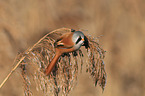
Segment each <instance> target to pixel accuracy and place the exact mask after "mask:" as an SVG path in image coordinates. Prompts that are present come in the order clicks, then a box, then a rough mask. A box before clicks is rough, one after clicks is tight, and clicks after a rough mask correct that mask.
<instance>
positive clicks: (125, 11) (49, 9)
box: [0, 0, 145, 96]
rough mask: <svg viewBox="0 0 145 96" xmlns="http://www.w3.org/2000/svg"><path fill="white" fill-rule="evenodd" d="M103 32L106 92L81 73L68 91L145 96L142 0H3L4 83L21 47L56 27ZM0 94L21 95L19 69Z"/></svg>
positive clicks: (78, 95) (0, 47)
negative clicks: (75, 83) (73, 86)
mask: <svg viewBox="0 0 145 96" xmlns="http://www.w3.org/2000/svg"><path fill="white" fill-rule="evenodd" d="M62 27H67V28H72V29H76V30H84V33H85V34H90V35H92V36H94V37H95V36H99V35H103V37H101V38H100V45H101V46H102V47H103V49H104V50H106V51H107V52H106V57H105V68H106V72H107V84H106V87H105V90H104V92H103V93H102V90H101V88H100V87H99V86H97V87H94V85H93V81H92V79H91V78H89V75H88V74H86V73H82V74H80V75H79V78H78V85H77V86H76V87H75V88H74V90H72V91H71V92H70V96H145V91H144V90H145V83H144V81H145V75H144V73H145V69H144V68H145V52H144V51H145V1H144V0H0V83H1V82H2V80H3V79H4V78H5V77H6V75H7V74H8V73H9V72H10V70H11V69H12V67H13V66H14V65H13V61H14V58H15V56H16V55H17V54H18V52H23V51H25V50H26V49H27V48H29V47H31V46H32V45H33V44H34V43H35V42H37V41H38V40H39V39H40V38H41V37H42V36H44V35H45V34H46V33H48V32H50V31H52V30H55V29H57V28H62ZM0 96H23V84H22V79H21V76H20V74H19V73H17V72H15V73H14V74H13V75H12V76H11V77H10V78H9V80H8V81H7V82H6V84H5V85H4V86H3V87H2V88H1V89H0Z"/></svg>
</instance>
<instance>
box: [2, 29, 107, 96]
mask: <svg viewBox="0 0 145 96" xmlns="http://www.w3.org/2000/svg"><path fill="white" fill-rule="evenodd" d="M67 32H71V29H69V28H61V29H57V30H54V31H52V32H50V33H48V34H46V35H45V36H44V37H43V38H41V39H40V40H39V41H38V42H37V43H36V44H34V45H33V46H32V47H31V48H29V49H27V50H26V51H25V52H24V53H22V54H20V55H18V56H17V60H16V62H15V63H16V66H15V67H14V68H13V69H12V71H11V72H10V74H9V75H8V76H7V78H6V79H5V80H4V82H3V83H2V84H1V87H2V85H3V84H4V83H5V82H6V81H7V79H8V78H9V77H10V75H11V74H12V73H13V72H14V71H15V70H16V68H17V67H18V66H20V68H21V72H22V78H23V82H24V83H23V84H24V93H25V96H31V95H33V92H32V91H31V86H32V84H31V83H32V82H33V81H34V82H35V85H36V89H37V90H38V91H39V90H41V91H42V92H43V95H44V96H48V95H54V96H58V95H62V96H67V95H68V94H69V92H70V91H71V90H72V88H74V86H75V85H76V81H77V76H78V69H79V66H78V65H79V63H80V64H81V68H80V69H82V65H83V63H84V61H83V58H84V54H83V51H82V50H81V49H80V50H78V51H76V52H72V53H67V54H63V55H62V56H61V57H60V59H59V61H58V63H57V64H56V66H55V68H54V70H53V72H51V74H50V75H49V76H46V75H45V74H44V73H43V72H44V70H45V68H46V67H47V65H48V64H49V63H50V62H51V60H52V58H53V56H54V53H55V50H54V45H53V44H54V42H55V38H53V37H60V36H61V35H63V34H65V33H67ZM86 37H87V38H88V42H89V48H88V50H87V54H88V55H87V56H88V57H87V59H88V60H87V65H86V66H87V69H86V72H88V73H90V75H91V76H92V78H93V80H94V84H95V86H96V85H97V84H99V85H100V86H101V87H102V89H103V90H104V87H105V83H106V72H105V68H104V61H103V59H104V57H105V55H104V54H105V51H104V50H103V49H102V48H100V46H99V44H98V42H97V40H98V39H97V38H92V37H91V36H86ZM56 39H57V38H56Z"/></svg>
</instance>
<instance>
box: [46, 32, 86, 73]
mask: <svg viewBox="0 0 145 96" xmlns="http://www.w3.org/2000/svg"><path fill="white" fill-rule="evenodd" d="M86 43H88V41H87V38H86V36H85V35H84V34H83V32H81V31H75V30H71V32H68V33H65V34H64V35H62V36H61V37H60V38H59V39H57V40H56V41H55V42H54V48H55V56H54V58H53V59H52V61H51V62H50V64H49V65H48V66H47V67H46V69H45V71H44V73H45V75H49V74H50V73H51V71H52V70H53V68H54V66H55V64H56V63H57V61H58V59H59V57H60V56H61V55H62V54H63V53H69V52H74V51H76V50H78V49H80V47H81V46H85V47H87V46H86V45H88V44H86Z"/></svg>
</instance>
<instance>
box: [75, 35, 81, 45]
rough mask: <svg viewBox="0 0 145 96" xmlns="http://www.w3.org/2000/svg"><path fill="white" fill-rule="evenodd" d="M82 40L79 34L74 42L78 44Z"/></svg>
mask: <svg viewBox="0 0 145 96" xmlns="http://www.w3.org/2000/svg"><path fill="white" fill-rule="evenodd" d="M81 40H82V38H81V36H80V37H79V38H78V40H77V42H76V44H78V43H79V42H80V41H81Z"/></svg>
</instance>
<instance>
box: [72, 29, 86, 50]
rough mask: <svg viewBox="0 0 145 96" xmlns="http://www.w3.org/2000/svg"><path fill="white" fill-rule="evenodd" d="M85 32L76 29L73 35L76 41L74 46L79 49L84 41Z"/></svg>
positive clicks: (73, 39)
mask: <svg viewBox="0 0 145 96" xmlns="http://www.w3.org/2000/svg"><path fill="white" fill-rule="evenodd" d="M84 37H85V36H84V34H83V33H82V32H81V31H75V32H74V34H73V37H72V41H73V42H74V43H75V45H74V48H75V49H76V50H77V49H79V48H80V47H81V46H82V44H83V43H84Z"/></svg>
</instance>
